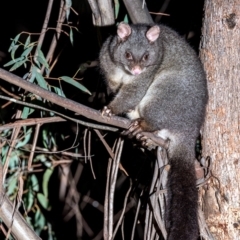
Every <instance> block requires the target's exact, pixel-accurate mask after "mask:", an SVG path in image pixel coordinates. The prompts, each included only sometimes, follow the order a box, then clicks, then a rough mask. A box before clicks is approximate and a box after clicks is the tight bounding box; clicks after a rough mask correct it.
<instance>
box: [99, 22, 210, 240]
mask: <svg viewBox="0 0 240 240" xmlns="http://www.w3.org/2000/svg"><path fill="white" fill-rule="evenodd" d="M125 25H126V24H125ZM155 26H156V25H155ZM157 26H159V27H160V34H159V37H158V38H157V40H156V41H154V42H150V41H149V40H148V39H147V37H146V33H147V32H148V31H149V29H151V26H148V25H142V24H136V25H130V27H131V34H130V35H129V36H127V37H126V38H125V39H121V38H120V37H119V36H118V35H116V36H111V37H109V38H108V39H107V40H106V42H105V43H104V45H103V47H102V49H101V52H100V67H101V69H102V72H103V74H104V75H105V79H106V83H107V85H108V88H109V90H110V91H111V92H112V93H114V94H115V97H114V99H113V100H112V102H111V103H110V104H109V105H108V107H109V108H110V109H111V110H112V112H113V113H114V114H121V113H128V112H129V111H130V110H133V111H132V113H129V114H128V116H129V117H130V118H131V119H135V118H138V117H140V118H141V119H143V120H142V124H141V126H142V128H143V129H144V130H145V131H155V130H160V136H161V137H164V138H167V139H169V140H170V144H169V149H168V155H169V161H170V164H171V170H170V173H169V179H168V184H169V188H170V192H169V200H168V204H169V209H170V210H169V212H168V216H167V220H168V240H175V239H178V240H195V239H197V237H198V222H197V199H198V196H197V189H196V186H195V181H196V179H195V169H194V159H195V141H196V138H197V137H198V135H199V130H200V127H201V125H202V123H203V120H204V115H205V106H206V104H207V99H208V95H207V84H206V77H205V74H204V71H203V68H202V65H201V63H200V60H199V59H198V57H197V55H196V53H195V52H194V50H193V49H192V48H191V47H190V46H189V45H188V44H187V42H186V41H185V40H184V39H183V38H182V37H180V36H179V35H178V34H177V33H176V32H174V31H173V30H171V29H170V28H168V27H166V26H163V25H157ZM121 27H122V26H121ZM123 27H124V25H123ZM126 51H127V52H130V53H131V56H133V61H129V60H128V59H127V58H126ZM146 53H147V54H148V59H147V61H142V59H143V56H144V54H146ZM135 65H137V66H140V68H141V69H145V70H144V71H142V72H141V73H140V74H139V75H133V74H131V72H130V71H129V69H132V67H133V66H135Z"/></svg>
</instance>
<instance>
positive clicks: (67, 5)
mask: <svg viewBox="0 0 240 240" xmlns="http://www.w3.org/2000/svg"><path fill="white" fill-rule="evenodd" d="M65 4H66V5H65V9H66V19H67V20H68V18H69V15H70V8H71V6H72V0H65Z"/></svg>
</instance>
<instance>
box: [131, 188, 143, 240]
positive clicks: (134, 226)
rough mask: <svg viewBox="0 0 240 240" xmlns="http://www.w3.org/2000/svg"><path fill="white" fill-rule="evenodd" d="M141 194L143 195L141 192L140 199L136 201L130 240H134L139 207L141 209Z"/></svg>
mask: <svg viewBox="0 0 240 240" xmlns="http://www.w3.org/2000/svg"><path fill="white" fill-rule="evenodd" d="M142 194H143V191H142V192H141V194H140V197H139V199H138V205H137V210H136V214H135V218H134V222H133V227H132V234H131V240H133V239H134V235H135V229H136V224H137V219H138V214H139V210H140V207H141V196H142Z"/></svg>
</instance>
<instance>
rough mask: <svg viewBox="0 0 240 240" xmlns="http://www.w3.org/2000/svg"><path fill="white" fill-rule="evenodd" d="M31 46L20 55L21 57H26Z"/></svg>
mask: <svg viewBox="0 0 240 240" xmlns="http://www.w3.org/2000/svg"><path fill="white" fill-rule="evenodd" d="M32 49H33V46H30V47H28V48H27V49H26V50H25V51H24V52H23V53H22V55H21V57H27V56H28V54H29V53H30V52H31V51H32Z"/></svg>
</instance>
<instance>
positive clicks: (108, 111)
mask: <svg viewBox="0 0 240 240" xmlns="http://www.w3.org/2000/svg"><path fill="white" fill-rule="evenodd" d="M101 113H102V116H103V117H109V118H110V117H112V116H113V115H114V114H113V113H112V110H111V109H110V108H109V107H108V106H104V107H103V109H102V110H101Z"/></svg>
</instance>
